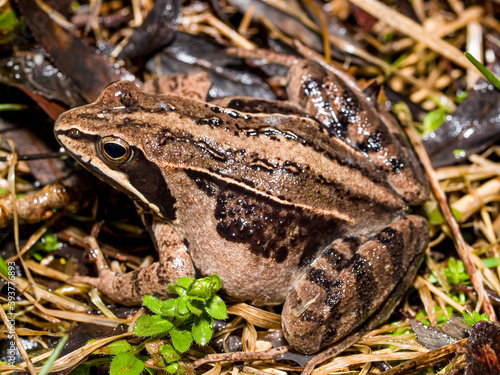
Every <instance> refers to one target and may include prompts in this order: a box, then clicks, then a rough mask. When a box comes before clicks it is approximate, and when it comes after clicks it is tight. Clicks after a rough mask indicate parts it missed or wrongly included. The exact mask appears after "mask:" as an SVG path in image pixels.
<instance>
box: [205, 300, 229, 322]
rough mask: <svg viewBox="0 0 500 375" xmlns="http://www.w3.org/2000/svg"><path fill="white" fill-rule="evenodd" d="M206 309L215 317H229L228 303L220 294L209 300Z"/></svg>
mask: <svg viewBox="0 0 500 375" xmlns="http://www.w3.org/2000/svg"><path fill="white" fill-rule="evenodd" d="M205 310H206V311H207V313H209V314H210V316H212V317H213V318H215V319H221V320H224V319H227V308H226V304H225V303H224V301H223V300H222V298H220V297H219V296H213V297H212V298H210V299H209V300H208V302H207V305H206V306H205Z"/></svg>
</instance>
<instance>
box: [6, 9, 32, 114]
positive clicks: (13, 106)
mask: <svg viewBox="0 0 500 375" xmlns="http://www.w3.org/2000/svg"><path fill="white" fill-rule="evenodd" d="M0 17H1V16H0ZM26 108H28V106H26V105H24V104H15V103H2V104H0V112H2V111H20V110H22V109H26Z"/></svg>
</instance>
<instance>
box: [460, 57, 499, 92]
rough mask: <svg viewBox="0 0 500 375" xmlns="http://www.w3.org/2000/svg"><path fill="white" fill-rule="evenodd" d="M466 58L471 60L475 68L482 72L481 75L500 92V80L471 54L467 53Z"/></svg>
mask: <svg viewBox="0 0 500 375" xmlns="http://www.w3.org/2000/svg"><path fill="white" fill-rule="evenodd" d="M465 56H466V57H467V58H468V59H469V61H470V62H471V63H472V64H474V66H475V67H476V68H477V70H479V71H480V72H481V74H482V75H483V76H484V77H485V78H486V79H487V80H488V81H490V82H491V83H492V84H493V86H495V87H496V89H497V90H500V80H499V79H498V78H497V77H496V76H495V75H494V74H493V73H492V72H490V71H489V70H488V69H487V68H486V67H485V66H484V65H483V64H481V63H480V62H479V61H477V60H476V58H475V57H474V56H472V55H471V54H470V53H469V52H465Z"/></svg>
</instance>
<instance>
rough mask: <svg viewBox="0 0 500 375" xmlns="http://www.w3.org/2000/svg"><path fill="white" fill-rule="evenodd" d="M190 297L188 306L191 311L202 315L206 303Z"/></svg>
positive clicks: (187, 302)
mask: <svg viewBox="0 0 500 375" xmlns="http://www.w3.org/2000/svg"><path fill="white" fill-rule="evenodd" d="M194 298H195V299H188V300H186V306H187V307H188V309H189V311H191V312H192V313H193V314H194V315H200V314H201V313H202V312H203V308H204V305H205V304H204V303H203V302H201V301H199V300H198V299H196V297H194Z"/></svg>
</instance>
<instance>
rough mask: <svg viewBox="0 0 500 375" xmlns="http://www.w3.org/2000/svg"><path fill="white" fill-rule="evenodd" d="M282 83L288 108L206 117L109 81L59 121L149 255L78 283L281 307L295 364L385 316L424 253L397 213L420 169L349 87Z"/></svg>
mask: <svg viewBox="0 0 500 375" xmlns="http://www.w3.org/2000/svg"><path fill="white" fill-rule="evenodd" d="M289 81H290V84H289V86H288V95H289V97H290V99H291V100H292V101H293V102H273V101H266V100H260V99H256V100H252V99H248V98H227V99H222V100H220V101H219V102H218V103H217V104H213V103H204V102H202V101H198V100H193V99H190V98H187V97H181V96H176V95H166V96H154V95H148V94H145V93H142V92H141V91H140V90H139V89H138V88H137V87H136V86H134V85H133V84H131V83H125V82H121V83H115V84H112V85H110V86H109V87H108V88H107V89H106V90H105V91H104V92H103V93H102V95H101V96H100V98H99V99H98V100H97V101H96V102H95V103H92V104H89V105H87V106H84V107H80V108H76V109H73V110H71V111H68V112H66V113H64V114H63V115H61V117H60V118H59V119H58V121H57V122H56V125H55V134H56V136H57V139H58V140H59V142H61V144H62V145H64V147H65V148H66V149H67V150H68V152H69V153H70V154H71V155H72V156H73V157H74V158H75V159H76V160H78V161H79V162H80V163H81V164H82V165H83V166H85V167H86V168H87V169H89V170H90V171H91V172H93V173H94V174H96V175H97V176H98V177H100V178H101V179H103V180H105V181H107V182H109V183H110V184H111V185H113V186H115V187H116V188H118V189H120V190H122V191H124V192H125V193H127V194H129V195H130V196H131V197H132V198H134V199H136V200H137V201H138V203H139V204H140V205H141V206H142V208H143V213H144V222H145V224H146V225H147V227H148V229H149V232H150V234H151V235H152V237H153V239H154V241H155V245H156V247H157V249H158V251H159V256H160V259H159V262H157V263H154V264H153V265H151V266H149V267H145V268H141V269H139V270H136V271H134V272H130V273H127V274H122V275H115V274H113V273H112V272H107V273H101V275H100V278H96V279H93V278H85V281H87V282H90V283H92V284H93V285H95V286H96V287H98V288H99V289H100V290H101V291H103V292H104V293H105V294H107V295H108V296H109V297H110V298H112V299H113V300H115V301H118V302H120V303H123V304H128V305H134V304H140V303H141V301H142V297H143V296H144V295H145V294H153V295H156V296H160V297H166V296H167V295H168V292H167V289H166V285H168V284H169V283H173V282H175V280H176V279H177V278H178V277H182V276H191V275H194V274H195V273H196V274H199V275H210V274H212V273H216V274H218V275H219V276H220V278H221V280H222V285H223V290H224V292H225V293H226V294H227V296H228V298H230V299H234V300H242V301H248V302H250V303H254V304H257V305H275V304H280V303H283V302H284V303H285V304H284V308H283V315H282V321H283V330H284V332H285V335H286V338H287V340H288V341H289V342H290V344H291V345H292V346H293V347H294V348H296V349H297V350H299V351H302V352H304V353H314V352H316V351H318V350H320V349H321V348H323V347H325V346H327V345H330V344H333V343H335V342H337V341H338V340H340V339H342V338H343V337H345V336H347V335H349V334H350V333H352V332H354V331H356V330H357V329H360V328H361V327H362V326H363V324H364V323H365V322H367V321H369V320H371V319H373V317H374V316H375V315H376V313H377V311H378V310H379V309H380V308H381V307H382V306H383V307H384V309H387V307H386V306H385V305H384V302H385V301H387V300H390V301H393V300H394V301H396V302H394V303H397V298H396V299H395V298H393V295H391V293H392V291H393V290H394V288H395V287H396V286H397V285H398V283H399V282H400V281H401V280H405V281H404V283H405V285H403V286H402V287H401V286H398V293H401V290H404V289H405V287H406V284H409V283H410V282H411V279H412V276H413V275H414V274H415V273H416V270H417V268H418V263H419V260H420V259H421V254H422V252H423V250H424V249H425V247H426V245H427V242H428V228H427V223H426V221H425V219H423V218H421V217H419V216H414V215H407V214H406V212H405V211H406V208H407V206H408V205H412V204H418V203H420V202H422V201H423V200H424V199H425V198H426V197H427V195H428V186H427V183H426V181H425V179H424V178H423V173H422V170H421V168H420V165H419V163H418V162H417V161H416V159H415V156H414V155H413V153H412V151H411V150H410V149H409V148H408V147H407V145H406V143H404V141H403V140H402V139H403V138H402V137H401V135H400V134H399V132H398V130H397V125H395V124H394V123H393V120H392V119H391V118H390V116H389V115H388V114H387V113H384V112H383V111H380V109H379V108H377V105H376V104H375V103H373V102H370V101H369V100H367V99H366V98H365V97H364V96H363V95H362V93H361V90H359V88H357V87H356V86H353V83H352V82H351V81H346V80H345V79H343V78H341V77H338V76H336V75H335V74H333V73H332V72H329V71H326V70H325V69H323V68H322V67H321V66H320V65H318V64H317V63H314V62H311V61H308V60H303V61H300V62H299V63H297V64H296V65H294V66H292V67H291V69H290V74H289ZM391 303H392V302H391Z"/></svg>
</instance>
